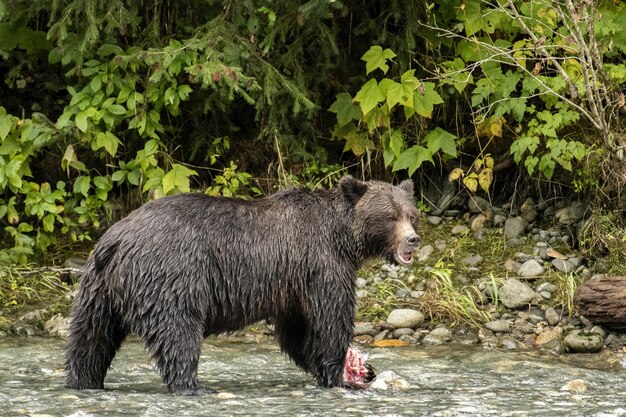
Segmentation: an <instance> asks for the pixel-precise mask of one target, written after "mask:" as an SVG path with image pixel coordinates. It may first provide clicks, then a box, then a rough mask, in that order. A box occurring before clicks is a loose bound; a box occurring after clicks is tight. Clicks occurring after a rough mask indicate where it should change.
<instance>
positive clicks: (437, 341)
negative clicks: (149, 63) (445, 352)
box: [422, 333, 446, 345]
mask: <svg viewBox="0 0 626 417" xmlns="http://www.w3.org/2000/svg"><path fill="white" fill-rule="evenodd" d="M422 343H423V344H425V345H443V344H444V343H446V341H445V340H444V339H442V338H441V337H439V336H434V335H432V334H430V333H429V334H427V335H426V336H424V338H423V339H422Z"/></svg>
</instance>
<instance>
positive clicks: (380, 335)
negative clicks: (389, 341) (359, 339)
mask: <svg viewBox="0 0 626 417" xmlns="http://www.w3.org/2000/svg"><path fill="white" fill-rule="evenodd" d="M389 333H391V332H390V331H389V330H383V331H382V332H380V333H378V334H377V335H376V336H374V342H378V341H380V340H385V339H386V338H387V336H389Z"/></svg>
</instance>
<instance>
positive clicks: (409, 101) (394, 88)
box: [379, 78, 415, 109]
mask: <svg viewBox="0 0 626 417" xmlns="http://www.w3.org/2000/svg"><path fill="white" fill-rule="evenodd" d="M379 87H380V89H381V90H382V91H383V94H385V95H386V97H387V106H389V109H392V108H393V106H395V105H396V104H398V103H400V104H402V105H403V106H408V107H413V91H414V90H415V88H413V85H411V84H401V83H398V82H395V81H393V80H390V79H388V78H385V79H383V80H381V82H380V84H379Z"/></svg>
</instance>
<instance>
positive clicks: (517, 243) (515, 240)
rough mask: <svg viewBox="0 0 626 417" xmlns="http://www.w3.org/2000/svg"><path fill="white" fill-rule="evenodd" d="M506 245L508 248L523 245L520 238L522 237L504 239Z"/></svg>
mask: <svg viewBox="0 0 626 417" xmlns="http://www.w3.org/2000/svg"><path fill="white" fill-rule="evenodd" d="M506 245H507V246H508V247H509V248H517V247H520V246H523V245H524V240H522V239H520V238H513V239H508V240H507V241H506Z"/></svg>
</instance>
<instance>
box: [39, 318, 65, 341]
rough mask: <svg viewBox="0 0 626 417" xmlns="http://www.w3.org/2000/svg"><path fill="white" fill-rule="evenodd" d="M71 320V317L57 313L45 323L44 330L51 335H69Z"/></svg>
mask: <svg viewBox="0 0 626 417" xmlns="http://www.w3.org/2000/svg"><path fill="white" fill-rule="evenodd" d="M70 322H71V319H70V318H69V317H63V316H62V315H61V314H57V315H56V316H54V317H52V318H51V319H49V320H48V321H46V323H45V324H44V325H43V330H44V331H45V332H46V333H47V334H49V335H50V336H61V337H67V336H69V334H70Z"/></svg>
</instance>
